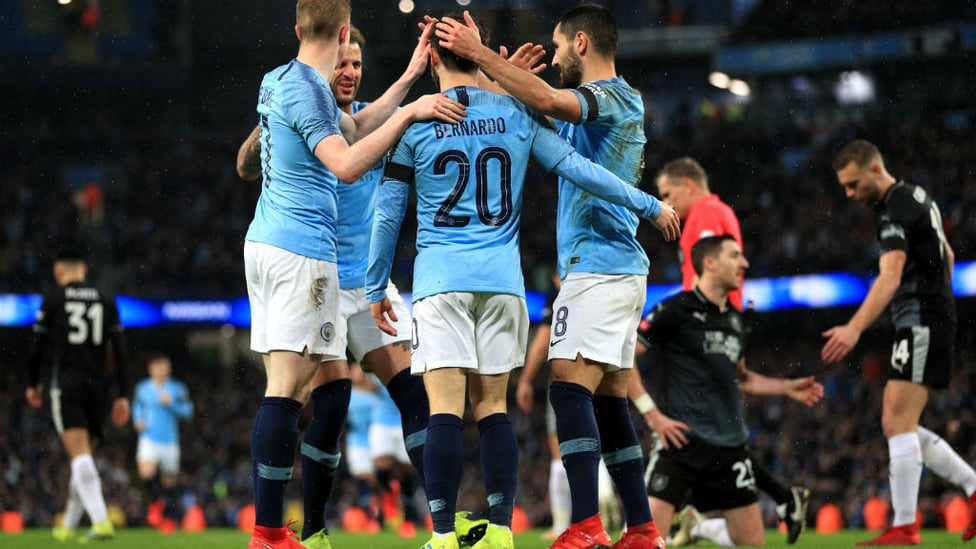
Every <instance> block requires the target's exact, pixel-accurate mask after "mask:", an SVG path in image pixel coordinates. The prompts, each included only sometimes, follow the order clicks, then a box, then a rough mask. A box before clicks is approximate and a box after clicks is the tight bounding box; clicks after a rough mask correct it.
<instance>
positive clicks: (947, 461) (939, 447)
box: [918, 426, 976, 496]
mask: <svg viewBox="0 0 976 549" xmlns="http://www.w3.org/2000/svg"><path fill="white" fill-rule="evenodd" d="M918 441H919V444H921V446H922V461H923V462H924V463H925V465H926V466H927V467H928V468H929V469H932V472H933V473H935V474H937V475H939V476H940V477H942V478H943V479H944V480H946V481H948V482H949V483H950V484H954V485H956V486H958V487H960V488H962V489H963V490H964V491H965V492H966V495H967V496H971V495H972V494H973V492H976V471H974V470H973V468H972V467H970V466H969V464H968V463H966V460H964V459H962V458H961V457H959V454H957V453H956V452H955V450H953V449H952V446H950V445H949V443H948V442H946V441H945V440H944V439H943V438H942V437H940V436H939V435H937V434H935V433H933V432H932V431H929V430H928V429H926V428H925V427H922V426H919V427H918Z"/></svg>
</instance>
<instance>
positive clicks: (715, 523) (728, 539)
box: [691, 518, 735, 547]
mask: <svg viewBox="0 0 976 549" xmlns="http://www.w3.org/2000/svg"><path fill="white" fill-rule="evenodd" d="M691 535H692V536H694V537H697V538H701V539H707V540H709V541H711V542H712V543H714V544H715V545H720V546H722V547H735V544H734V543H732V536H730V535H729V525H728V523H727V522H725V519H724V518H710V519H705V520H703V521H701V522H699V523H698V524H696V525H695V527H694V528H692V529H691Z"/></svg>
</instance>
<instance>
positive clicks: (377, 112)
mask: <svg viewBox="0 0 976 549" xmlns="http://www.w3.org/2000/svg"><path fill="white" fill-rule="evenodd" d="M432 31H433V27H432V26H431V25H424V28H423V30H422V31H421V33H420V37H418V38H417V45H416V47H414V50H413V55H412V56H411V57H410V62H409V63H407V68H406V70H404V71H403V74H402V75H401V76H400V78H399V79H398V80H397V81H396V82H394V83H393V85H391V86H390V87H389V88H387V90H386V91H385V92H383V95H381V96H379V98H377V99H376V100H375V101H373V102H372V103H370V104H369V105H367V106H366V108H364V109H363V110H361V111H359V112H357V113H355V114H353V115H352V121H353V122H354V123H355V125H356V130H355V134H354V136H353V137H354V141H358V140H359V139H362V138H363V137H365V136H366V135H368V134H369V133H370V132H372V131H373V130H375V129H376V128H377V127H379V126H380V124H382V123H383V122H385V121H386V120H387V119H388V118H389V117H390V115H391V114H393V111H394V110H396V108H397V107H399V106H400V103H402V102H403V100H404V99H405V98H406V97H407V92H408V91H410V88H411V87H412V86H413V85H414V83H415V82H416V81H417V79H418V78H420V76H421V75H422V74H424V71H425V70H426V69H427V60H428V59H429V58H430V34H431V32H432Z"/></svg>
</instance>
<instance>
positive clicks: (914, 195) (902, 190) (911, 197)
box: [880, 181, 930, 223]
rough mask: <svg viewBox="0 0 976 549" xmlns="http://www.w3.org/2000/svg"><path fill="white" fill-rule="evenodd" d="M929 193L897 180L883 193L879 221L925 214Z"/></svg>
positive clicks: (910, 217) (906, 218)
mask: <svg viewBox="0 0 976 549" xmlns="http://www.w3.org/2000/svg"><path fill="white" fill-rule="evenodd" d="M929 200H930V199H929V195H928V193H927V192H926V191H925V189H923V188H922V187H919V186H918V185H913V184H911V183H907V182H905V181H899V182H898V183H895V185H894V186H892V187H891V189H890V190H889V191H888V193H887V194H886V195H885V197H884V199H883V201H882V204H881V207H880V213H881V221H882V223H883V222H885V221H887V220H894V221H899V220H900V221H905V220H910V219H913V218H915V217H917V216H919V215H922V214H927V213H928V207H927V203H928V201H929Z"/></svg>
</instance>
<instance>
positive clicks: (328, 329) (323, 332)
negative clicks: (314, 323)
mask: <svg viewBox="0 0 976 549" xmlns="http://www.w3.org/2000/svg"><path fill="white" fill-rule="evenodd" d="M319 335H320V336H322V340H323V341H325V342H326V343H332V340H333V338H335V325H334V324H332V323H331V322H326V323H325V324H323V325H322V327H321V328H320V329H319Z"/></svg>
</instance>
